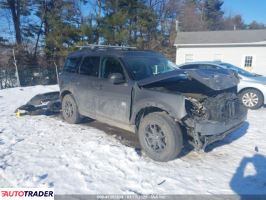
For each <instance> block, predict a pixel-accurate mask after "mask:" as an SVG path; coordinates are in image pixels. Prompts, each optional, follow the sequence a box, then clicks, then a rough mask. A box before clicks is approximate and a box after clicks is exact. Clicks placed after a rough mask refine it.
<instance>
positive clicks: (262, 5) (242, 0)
mask: <svg viewBox="0 0 266 200" xmlns="http://www.w3.org/2000/svg"><path fill="white" fill-rule="evenodd" d="M223 10H224V11H225V14H226V15H230V14H231V15H236V14H240V15H242V17H243V18H244V21H245V22H246V23H250V22H252V21H253V20H256V21H257V22H260V23H265V24H266V0H224V5H223Z"/></svg>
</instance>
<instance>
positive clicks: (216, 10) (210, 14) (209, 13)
mask: <svg viewBox="0 0 266 200" xmlns="http://www.w3.org/2000/svg"><path fill="white" fill-rule="evenodd" d="M223 3H224V2H223V1H221V0H205V1H204V4H203V16H204V21H206V23H207V28H208V30H220V29H222V28H223V14H224V12H223V11H222V5H223Z"/></svg>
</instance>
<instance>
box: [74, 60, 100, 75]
mask: <svg viewBox="0 0 266 200" xmlns="http://www.w3.org/2000/svg"><path fill="white" fill-rule="evenodd" d="M99 66H100V57H86V58H84V59H83V62H82V64H81V66H80V70H79V73H80V74H83V75H87V76H95V77H98V74H99Z"/></svg>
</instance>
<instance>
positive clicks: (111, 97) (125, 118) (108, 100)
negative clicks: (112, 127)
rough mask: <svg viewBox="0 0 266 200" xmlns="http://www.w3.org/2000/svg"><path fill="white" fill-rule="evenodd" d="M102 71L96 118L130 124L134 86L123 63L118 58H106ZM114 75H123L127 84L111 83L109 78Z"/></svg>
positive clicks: (103, 60)
mask: <svg viewBox="0 0 266 200" xmlns="http://www.w3.org/2000/svg"><path fill="white" fill-rule="evenodd" d="M100 71H101V74H100V79H99V82H98V84H99V85H98V88H99V90H98V95H97V97H98V104H97V111H96V116H97V117H104V118H109V119H111V120H114V121H117V122H122V123H127V124H129V116H130V108H131V91H132V85H131V84H130V81H129V79H128V76H127V74H126V73H125V70H124V67H123V65H122V63H121V62H120V60H119V59H118V58H115V57H104V58H102V62H101V70H100ZM113 73H121V74H122V75H123V77H124V79H125V82H124V83H120V84H113V83H111V82H110V81H109V79H108V78H109V76H110V75H111V74H113Z"/></svg>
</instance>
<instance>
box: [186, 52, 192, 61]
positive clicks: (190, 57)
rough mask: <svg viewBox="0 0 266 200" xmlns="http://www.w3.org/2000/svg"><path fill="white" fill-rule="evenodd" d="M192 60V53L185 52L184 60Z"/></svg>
mask: <svg viewBox="0 0 266 200" xmlns="http://www.w3.org/2000/svg"><path fill="white" fill-rule="evenodd" d="M192 61H193V54H186V55H185V62H186V63H187V62H192Z"/></svg>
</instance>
